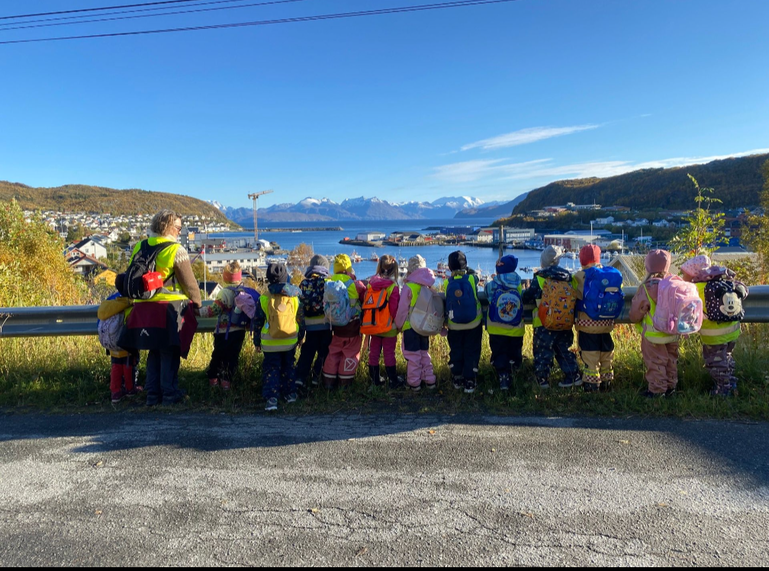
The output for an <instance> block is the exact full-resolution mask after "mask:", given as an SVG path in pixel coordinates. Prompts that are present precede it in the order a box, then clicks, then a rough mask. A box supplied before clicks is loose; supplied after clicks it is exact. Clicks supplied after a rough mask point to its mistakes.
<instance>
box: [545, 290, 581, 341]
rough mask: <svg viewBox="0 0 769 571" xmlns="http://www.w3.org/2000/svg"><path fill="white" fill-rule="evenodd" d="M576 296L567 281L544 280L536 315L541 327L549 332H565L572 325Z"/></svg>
mask: <svg viewBox="0 0 769 571" xmlns="http://www.w3.org/2000/svg"><path fill="white" fill-rule="evenodd" d="M576 301H577V296H576V292H575V291H574V288H572V287H571V279H569V280H567V281H563V280H556V279H553V278H545V283H544V284H543V285H542V299H541V300H540V302H539V309H538V315H539V319H540V321H541V322H542V326H543V327H544V328H545V329H547V330H549V331H567V330H569V329H571V328H572V326H573V325H574V307H575V305H576Z"/></svg>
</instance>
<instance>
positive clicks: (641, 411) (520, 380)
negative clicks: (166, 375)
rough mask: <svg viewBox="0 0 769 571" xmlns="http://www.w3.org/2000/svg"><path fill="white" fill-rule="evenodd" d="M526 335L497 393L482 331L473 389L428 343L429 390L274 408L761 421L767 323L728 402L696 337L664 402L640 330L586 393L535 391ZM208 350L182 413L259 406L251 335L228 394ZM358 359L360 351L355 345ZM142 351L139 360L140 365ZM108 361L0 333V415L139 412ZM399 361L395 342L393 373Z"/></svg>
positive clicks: (199, 346) (745, 353) (184, 376)
mask: <svg viewBox="0 0 769 571" xmlns="http://www.w3.org/2000/svg"><path fill="white" fill-rule="evenodd" d="M526 333H527V335H526V338H525V340H524V358H525V361H524V367H523V368H522V370H521V371H520V373H519V375H518V377H517V379H516V380H515V383H514V385H513V387H512V388H511V390H510V391H508V392H507V393H503V392H501V391H499V390H498V382H497V380H496V375H495V373H494V371H493V369H492V368H491V365H490V364H489V357H490V350H489V346H488V337H487V336H486V335H485V334H484V341H483V343H484V345H483V352H482V357H481V365H480V372H479V379H478V381H479V383H478V385H479V386H478V389H477V390H476V392H475V393H474V394H472V395H466V394H464V393H463V392H462V391H456V390H455V389H454V388H453V387H452V386H451V383H450V381H449V380H448V379H449V378H450V376H449V370H448V344H447V342H446V340H445V339H444V338H441V337H436V338H433V339H432V340H431V354H432V356H433V364H434V367H435V372H436V375H437V376H438V379H439V385H438V388H437V389H436V390H435V391H427V390H424V389H423V390H422V391H420V392H419V393H413V392H411V391H409V390H401V391H389V390H387V389H384V388H374V387H372V386H371V385H370V383H369V382H368V378H367V377H368V369H367V367H365V366H361V367H360V368H359V370H358V375H357V377H356V379H355V382H354V383H353V386H352V387H351V388H350V389H348V390H346V391H332V392H329V391H326V390H325V389H322V388H315V389H313V390H311V391H309V393H308V394H306V395H304V398H302V399H300V401H299V402H297V403H295V404H292V405H282V406H281V413H288V414H296V415H309V414H325V413H337V412H342V413H363V414H368V413H379V412H391V413H403V414H420V413H429V414H439V415H453V414H461V413H475V414H493V415H557V416H564V415H568V416H604V417H630V416H668V417H681V418H739V419H764V420H765V419H769V351H767V349H766V348H767V346H769V326H767V325H763V324H744V325H743V335H742V337H741V338H740V340H739V341H738V344H737V349H736V351H735V358H736V360H737V376H738V377H739V378H740V383H739V395H738V396H736V397H734V398H732V399H727V400H724V399H716V398H713V397H710V396H709V394H708V392H709V390H710V388H711V381H710V377H709V376H708V374H707V372H706V371H705V370H704V368H703V362H702V354H701V348H700V345H699V341H698V340H697V339H696V338H695V339H686V340H685V341H684V342H683V343H682V346H681V357H680V360H679V394H678V396H676V397H674V398H670V399H655V400H649V399H646V398H644V397H641V396H640V395H639V394H638V393H639V391H640V390H641V389H642V388H644V387H645V381H644V379H643V362H642V360H641V355H640V341H639V337H638V335H637V334H636V333H635V332H634V331H633V330H632V328H631V327H630V326H627V325H621V326H618V327H617V328H616V329H615V332H614V339H615V344H616V356H615V375H616V380H615V383H614V390H613V391H612V392H611V393H607V394H587V393H584V392H582V391H581V390H580V389H574V390H571V389H559V388H557V387H556V386H555V385H557V383H558V380H559V379H560V378H561V374H560V371H559V370H558V368H557V366H555V365H554V369H553V375H552V377H551V384H552V385H553V388H551V389H550V390H549V391H544V392H543V391H539V390H537V389H535V388H534V386H533V383H532V379H533V368H532V362H531V341H532V339H531V337H532V330H531V328H530V327H527V331H526ZM212 349H213V336H212V334H210V333H209V334H200V335H196V338H195V340H194V342H193V346H192V349H191V351H190V355H189V358H188V359H187V360H183V361H182V368H181V371H180V385H181V386H182V387H183V388H185V389H187V391H188V394H189V397H190V398H189V400H188V402H187V404H186V405H184V407H182V408H183V409H184V410H194V411H208V412H212V413H218V412H228V413H241V412H245V413H247V412H254V411H261V410H262V408H263V401H262V398H261V380H260V378H261V359H262V357H261V355H258V354H257V353H256V352H255V351H254V348H253V345H252V344H251V343H250V342H248V341H247V342H246V343H245V344H244V347H243V352H242V354H241V360H240V367H239V370H238V373H237V375H236V378H235V379H234V382H233V390H232V391H230V392H229V393H226V394H225V393H222V392H220V391H216V392H212V391H210V389H209V387H208V381H207V378H206V368H207V366H208V361H209V359H210V355H211V351H212ZM361 357H362V358H361V361H362V362H363V363H364V364H365V363H366V360H367V357H368V352H367V350H366V349H365V347H364V349H363V353H362V356H361ZM144 359H146V354H144V355H143V361H142V364H141V369H142V378H143V372H144V366H145V363H144ZM109 368H110V364H109V358H108V357H107V356H106V355H105V352H104V350H103V349H102V348H101V346H100V345H99V343H98V341H97V339H96V338H95V337H60V338H37V339H25V338H19V339H1V340H0V407H1V408H2V410H4V411H5V412H24V411H44V412H54V413H72V412H86V411H94V412H112V411H114V410H119V411H130V410H137V411H139V410H143V407H142V398H141V397H139V398H138V399H136V400H135V401H129V402H125V401H124V402H123V403H120V404H119V405H116V406H113V405H112V404H111V402H110V393H109ZM405 370H406V365H405V361H404V359H403V356H402V355H401V353H400V348H399V349H398V371H399V373H400V374H402V375H405Z"/></svg>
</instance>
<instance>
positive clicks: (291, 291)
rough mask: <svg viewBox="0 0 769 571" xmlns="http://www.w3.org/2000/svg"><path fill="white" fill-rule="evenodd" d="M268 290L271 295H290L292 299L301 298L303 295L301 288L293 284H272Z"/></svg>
mask: <svg viewBox="0 0 769 571" xmlns="http://www.w3.org/2000/svg"><path fill="white" fill-rule="evenodd" d="M267 289H268V290H269V291H270V293H271V294H274V295H277V294H282V295H290V296H291V297H299V294H300V293H301V292H300V291H299V288H298V287H296V286H295V285H291V284H270V285H269V286H267Z"/></svg>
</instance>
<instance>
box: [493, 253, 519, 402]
mask: <svg viewBox="0 0 769 571" xmlns="http://www.w3.org/2000/svg"><path fill="white" fill-rule="evenodd" d="M517 268H518V258H516V257H515V256H513V255H508V256H502V257H501V258H500V259H499V261H498V262H497V267H496V275H495V276H494V279H493V280H492V281H490V282H488V283H487V284H486V299H488V300H489V309H488V314H487V315H486V331H487V332H488V334H489V346H490V347H491V364H492V366H493V367H494V370H495V371H496V372H497V377H498V378H499V389H500V390H502V391H507V390H509V389H510V377H511V375H515V372H516V371H517V370H518V369H519V368H520V367H521V365H522V364H523V334H524V331H525V325H524V323H523V301H522V298H521V294H522V291H523V287H522V286H521V277H520V276H519V275H518V274H517V273H516V271H515V270H516V269H517ZM492 305H493V307H492Z"/></svg>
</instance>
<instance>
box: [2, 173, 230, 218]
mask: <svg viewBox="0 0 769 571" xmlns="http://www.w3.org/2000/svg"><path fill="white" fill-rule="evenodd" d="M12 198H15V199H16V200H17V202H18V203H19V205H20V206H21V207H22V208H23V209H25V210H56V211H59V212H63V211H68V212H98V213H109V214H112V215H113V216H119V215H130V214H154V213H155V212H157V211H158V210H160V209H162V208H171V209H173V210H176V211H177V212H179V213H180V214H182V215H195V214H197V215H199V216H208V217H209V218H211V219H213V220H217V221H221V222H227V218H226V217H225V216H224V214H222V213H221V212H219V210H217V209H216V208H215V207H214V206H212V205H210V204H208V203H207V202H204V201H202V200H198V199H197V198H191V197H189V196H183V195H180V194H170V193H167V192H151V191H147V190H138V189H130V190H116V189H114V188H103V187H99V186H85V185H80V184H68V185H66V186H59V187H56V188H32V187H30V186H27V185H25V184H21V183H18V182H7V181H0V201H3V202H9V201H10V200H11V199H12Z"/></svg>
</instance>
